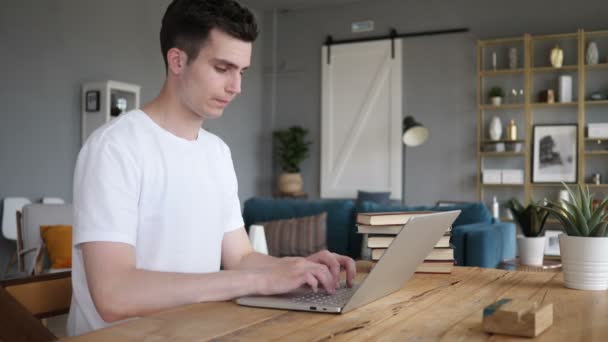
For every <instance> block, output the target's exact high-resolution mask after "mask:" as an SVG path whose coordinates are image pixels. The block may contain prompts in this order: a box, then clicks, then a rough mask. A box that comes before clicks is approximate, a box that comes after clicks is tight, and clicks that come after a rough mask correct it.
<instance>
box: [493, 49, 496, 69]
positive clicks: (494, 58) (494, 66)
mask: <svg viewBox="0 0 608 342" xmlns="http://www.w3.org/2000/svg"><path fill="white" fill-rule="evenodd" d="M492 70H494V71H496V52H492Z"/></svg>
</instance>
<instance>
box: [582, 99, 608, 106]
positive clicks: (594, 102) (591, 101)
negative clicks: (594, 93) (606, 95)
mask: <svg viewBox="0 0 608 342" xmlns="http://www.w3.org/2000/svg"><path fill="white" fill-rule="evenodd" d="M585 104H586V105H590V106H594V105H606V104H608V100H595V101H594V100H587V101H585Z"/></svg>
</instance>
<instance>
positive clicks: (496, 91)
mask: <svg viewBox="0 0 608 342" xmlns="http://www.w3.org/2000/svg"><path fill="white" fill-rule="evenodd" d="M489 95H490V101H492V104H493V105H494V106H500V105H501V104H502V98H503V97H505V92H504V90H502V88H501V87H498V86H494V87H492V88H490V93H489Z"/></svg>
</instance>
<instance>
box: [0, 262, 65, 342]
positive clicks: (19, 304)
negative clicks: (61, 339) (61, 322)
mask: <svg viewBox="0 0 608 342" xmlns="http://www.w3.org/2000/svg"><path fill="white" fill-rule="evenodd" d="M71 300H72V276H71V272H69V271H68V272H61V273H53V274H45V275H39V276H34V277H28V278H22V279H13V280H7V281H3V282H0V341H54V340H56V339H57V336H55V335H54V334H53V333H52V332H51V331H50V330H49V329H48V328H47V327H46V326H44V324H43V323H42V322H41V321H40V319H44V318H48V317H53V316H58V315H63V314H66V313H67V312H68V311H69V309H70V303H71Z"/></svg>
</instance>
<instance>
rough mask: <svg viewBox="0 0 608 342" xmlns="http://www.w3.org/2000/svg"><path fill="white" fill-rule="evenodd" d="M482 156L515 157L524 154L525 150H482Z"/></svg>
mask: <svg viewBox="0 0 608 342" xmlns="http://www.w3.org/2000/svg"><path fill="white" fill-rule="evenodd" d="M481 155H482V156H486V157H514V156H523V155H524V153H523V152H481Z"/></svg>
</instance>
